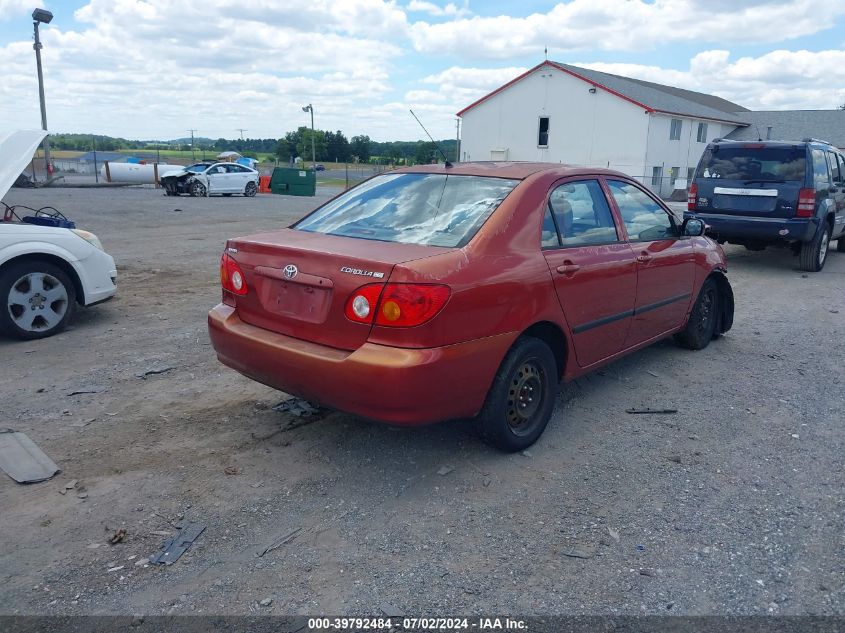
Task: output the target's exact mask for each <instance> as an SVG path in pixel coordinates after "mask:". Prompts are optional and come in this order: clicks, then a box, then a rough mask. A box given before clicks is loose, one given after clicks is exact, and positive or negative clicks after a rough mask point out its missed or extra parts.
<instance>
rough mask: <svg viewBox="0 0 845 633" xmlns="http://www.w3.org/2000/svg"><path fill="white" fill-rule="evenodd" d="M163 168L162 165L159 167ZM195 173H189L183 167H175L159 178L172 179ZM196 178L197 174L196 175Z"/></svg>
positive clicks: (164, 172)
mask: <svg viewBox="0 0 845 633" xmlns="http://www.w3.org/2000/svg"><path fill="white" fill-rule="evenodd" d="M159 167H161V165H159ZM189 173H193V172H189V171H188V170H186V169H182V168H181V167H174V168H173V169H171V170H170V171H163V172H162V173H161V174H160V175H159V178H172V177H173V176H184V175H185V174H189ZM194 175H195V176H196V174H194Z"/></svg>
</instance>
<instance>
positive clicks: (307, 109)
mask: <svg viewBox="0 0 845 633" xmlns="http://www.w3.org/2000/svg"><path fill="white" fill-rule="evenodd" d="M302 111H303V112H310V113H311V169H313V170H314V171H317V150H315V149H314V147H315V146H314V106H312V105H311V104H310V103H309V104H308V105H307V106H303V107H302Z"/></svg>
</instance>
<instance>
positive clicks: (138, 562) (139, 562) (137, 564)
mask: <svg viewBox="0 0 845 633" xmlns="http://www.w3.org/2000/svg"><path fill="white" fill-rule="evenodd" d="M149 564H150V559H149V558H139V559H138V560H136V561H135V567H143V566H144V565H149Z"/></svg>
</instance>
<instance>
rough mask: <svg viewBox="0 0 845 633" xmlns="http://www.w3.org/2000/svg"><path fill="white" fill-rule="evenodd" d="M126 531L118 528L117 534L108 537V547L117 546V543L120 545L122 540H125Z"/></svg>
mask: <svg viewBox="0 0 845 633" xmlns="http://www.w3.org/2000/svg"><path fill="white" fill-rule="evenodd" d="M126 534H127V532H126V530H125V529H124V528H120V529H119V530H118V531H117V532H115V533H114V534H112V535H111V537H109V544H110V545H117V544H118V543H122V542H123V540H124V539H125V538H126Z"/></svg>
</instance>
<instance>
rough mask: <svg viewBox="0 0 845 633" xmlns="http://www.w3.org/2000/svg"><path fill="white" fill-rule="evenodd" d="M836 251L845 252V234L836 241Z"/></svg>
mask: <svg viewBox="0 0 845 633" xmlns="http://www.w3.org/2000/svg"><path fill="white" fill-rule="evenodd" d="M836 251H837V252H838V253H845V235H840V236H839V239H838V240H837V241H836Z"/></svg>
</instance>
